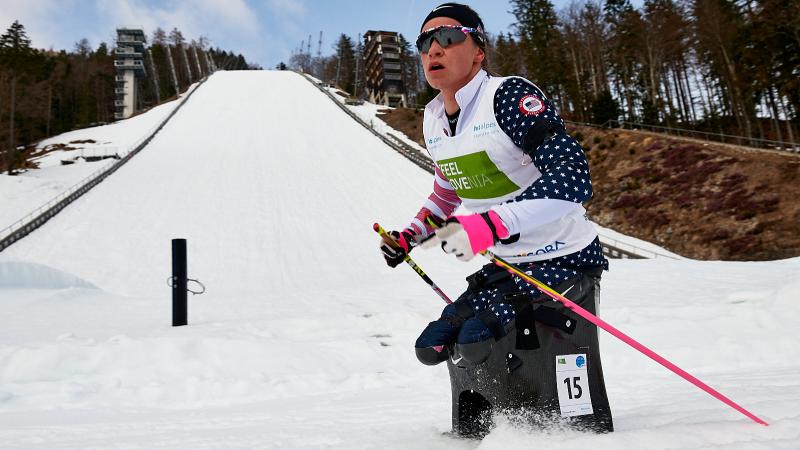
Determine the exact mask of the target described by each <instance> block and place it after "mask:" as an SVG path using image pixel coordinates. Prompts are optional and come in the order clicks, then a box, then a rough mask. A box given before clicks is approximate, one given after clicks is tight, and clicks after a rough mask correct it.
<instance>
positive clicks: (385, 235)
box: [372, 223, 453, 304]
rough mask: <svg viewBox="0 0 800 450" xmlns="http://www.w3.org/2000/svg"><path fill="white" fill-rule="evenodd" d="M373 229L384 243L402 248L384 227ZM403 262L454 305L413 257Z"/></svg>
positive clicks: (376, 226) (448, 302) (440, 295)
mask: <svg viewBox="0 0 800 450" xmlns="http://www.w3.org/2000/svg"><path fill="white" fill-rule="evenodd" d="M372 229H373V230H375V232H376V233H378V234H379V235H381V238H382V239H383V241H384V242H386V243H387V244H389V245H391V246H392V247H394V248H400V244H398V243H397V242H396V241H395V240H394V238H392V237H391V236H390V235H389V233H387V232H386V230H384V229H383V227H382V226H380V225H379V224H377V223H375V224H374V225H372ZM403 261H405V262H406V264H408V265H409V266H411V268H412V269H414V272H417V275H419V276H420V278H422V279H423V280H425V282H426V283H428V286H430V287H431V289H433V292H436V294H437V295H438V296H439V297H441V298H442V300H444V301H445V302H446V303H447V304H450V303H453V301H452V300H450V298H449V297H447V294H445V293H444V291H442V290H441V289H440V288H439V286H437V285H436V283H434V282H433V280H431V278H430V277H429V276H428V275H426V274H425V272H423V271H422V269H420V267H419V266H418V265H417V263H415V262H414V260H413V259H411V257H410V256H409V255H408V254H406V257H405V258H404V259H403Z"/></svg>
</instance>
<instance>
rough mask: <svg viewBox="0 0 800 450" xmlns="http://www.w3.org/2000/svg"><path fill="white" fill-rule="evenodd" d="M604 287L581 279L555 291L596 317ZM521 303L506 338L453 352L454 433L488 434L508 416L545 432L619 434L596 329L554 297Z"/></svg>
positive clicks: (450, 350) (455, 348)
mask: <svg viewBox="0 0 800 450" xmlns="http://www.w3.org/2000/svg"><path fill="white" fill-rule="evenodd" d="M597 285H598V284H597V280H596V279H595V278H593V277H591V276H582V277H579V278H575V279H572V280H568V281H566V282H564V283H562V284H561V285H559V286H557V287H556V291H558V292H559V293H562V294H563V295H565V297H567V298H569V299H570V300H572V301H574V302H575V303H577V304H578V305H580V306H581V307H583V308H584V309H586V310H588V311H589V312H591V313H593V314H596V312H597V300H598V295H597V294H598V293H599V289H597ZM514 297H516V298H512V299H510V301H512V302H513V305H514V309H515V311H516V318H515V320H514V321H513V322H512V323H511V324H509V326H507V327H506V329H505V336H503V337H501V338H500V339H497V340H495V339H488V340H486V341H482V342H478V343H474V344H465V345H462V344H455V345H452V346H450V347H448V349H447V350H448V354H449V358H448V360H447V367H448V371H449V374H450V384H451V388H452V402H453V430H454V431H455V432H456V433H458V434H460V435H465V436H476V437H480V436H483V435H485V434H486V433H488V431H489V429H490V428H491V426H492V419H491V417H492V414H494V413H498V412H501V413H507V414H510V415H514V416H521V417H522V418H524V420H525V421H526V422H528V423H530V424H533V425H539V426H543V427H546V426H548V425H549V424H553V423H556V422H557V423H561V424H565V425H566V426H569V427H574V428H577V429H581V430H588V431H594V432H610V431H613V422H612V417H611V410H610V407H609V404H608V397H607V395H606V390H605V383H604V381H603V371H602V366H601V363H600V353H599V346H598V339H597V328H596V327H595V325H593V324H591V323H589V322H588V321H586V320H584V319H582V318H580V317H579V316H578V315H577V314H575V313H573V312H571V311H569V310H567V309H566V308H565V307H563V305H562V304H561V303H558V302H556V301H553V300H551V299H550V298H549V297H546V296H539V297H538V298H537V299H536V300H535V301H531V300H530V298H529V297H528V298H527V299H526V298H521V296H519V295H517V296H514Z"/></svg>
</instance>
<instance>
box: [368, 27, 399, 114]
mask: <svg viewBox="0 0 800 450" xmlns="http://www.w3.org/2000/svg"><path fill="white" fill-rule="evenodd" d="M364 72H365V77H366V89H367V94H368V95H369V101H370V102H372V103H377V104H382V105H387V106H406V104H407V100H406V89H405V84H404V80H403V64H402V61H401V59H400V38H399V36H398V34H397V33H396V32H393V31H373V30H370V31H367V34H365V35H364Z"/></svg>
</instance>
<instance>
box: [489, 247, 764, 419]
mask: <svg viewBox="0 0 800 450" xmlns="http://www.w3.org/2000/svg"><path fill="white" fill-rule="evenodd" d="M483 255H484V256H486V257H487V258H489V259H490V260H491V261H492V262H493V263H495V264H497V265H498V266H500V267H502V268H504V269H506V270H508V271H509V272H511V273H512V274H513V275H516V276H518V277H520V278H522V279H523V280H525V281H527V282H528V283H530V284H532V285H533V286H535V287H536V288H537V289H539V290H540V291H542V292H543V293H544V294H546V295H548V296H550V297H551V298H552V299H553V300H556V301H558V302H561V303H562V304H563V305H564V306H565V307H566V308H567V309H569V310H571V311H573V312H574V313H576V314H578V315H579V316H581V317H583V318H584V319H586V320H588V321H589V322H591V323H593V324H595V325H597V326H598V327H600V328H602V329H604V330H606V331H608V332H609V333H611V334H612V335H613V336H614V337H616V338H617V339H620V340H621V341H622V342H625V343H626V344H628V345H630V346H631V347H633V348H635V349H636V350H639V351H640V352H642V353H644V354H645V355H647V356H648V357H650V359H652V360H653V361H655V362H657V363H659V364H661V365H662V366H664V367H666V368H667V369H669V370H671V371H672V372H674V373H675V374H677V375H680V376H681V377H682V378H683V379H684V380H686V381H688V382H690V383H692V384H693V385H695V386H697V387H699V388H700V389H702V390H704V391H706V392H707V393H709V394H710V395H711V396H712V397H714V398H716V399H717V400H719V401H721V402H723V403H725V404H726V405H728V406H730V407H731V408H733V409H735V410H737V411H739V412H740V413H742V414H744V415H745V416H747V417H749V418H750V419H751V420H753V421H754V422H756V423H760V424H761V425H768V424H767V422H764V421H763V420H761V419H759V418H758V417H756V416H755V415H754V414H753V413H751V412H750V411H748V410H746V409H744V408H742V407H741V406H739V405H738V404H736V402H734V401H733V400H731V399H729V398H728V397H726V396H724V395H722V394H721V393H719V392H718V391H717V390H715V389H714V388H712V387H711V386H709V385H707V384H705V383H703V382H702V381H700V380H699V379H697V378H696V377H694V376H693V375H691V374H690V373H689V372H686V371H685V370H683V369H681V368H680V367H678V366H676V365H675V364H673V363H671V362H669V361H667V360H666V359H665V358H663V357H662V356H660V355H659V354H658V353H656V352H654V351H652V350H650V349H649V348H647V347H645V346H644V345H642V344H640V343H639V342H637V341H636V340H635V339H633V338H631V337H630V336H628V335H627V334H625V333H623V332H622V331H619V330H618V329H616V328H614V327H613V326H612V325H610V324H609V323H607V322H606V321H604V320H603V319H601V318H599V317H597V316H595V315H594V314H592V313H590V312H589V311H587V310H585V309H583V308H581V307H580V306H579V305H577V304H576V303H575V302H573V301H571V300H570V299H568V298H565V297H564V296H562V295H560V294H559V293H558V292H556V291H554V290H553V289H551V288H550V287H549V286H547V285H546V284H544V283H542V282H541V281H539V280H537V279H536V278H533V277H531V276H530V275H527V274H526V273H525V272H523V271H521V270H519V269H518V268H516V267H515V266H513V265H512V264H510V263H508V262H506V261H504V260H503V259H502V258H500V257H498V256H496V255H494V254H492V253H491V252H489V251H484V252H483Z"/></svg>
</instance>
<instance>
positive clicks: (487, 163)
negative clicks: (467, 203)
mask: <svg viewBox="0 0 800 450" xmlns="http://www.w3.org/2000/svg"><path fill="white" fill-rule="evenodd" d="M436 165H437V166H439V170H441V171H442V173H443V174H444V175H445V176H446V177H447V179H448V180H450V185H451V186H453V189H455V190H456V193H458V196H459V197H461V198H470V199H487V198H495V197H502V196H504V195H506V194H510V193H512V192H514V191H516V190H517V189H519V186H517V185H516V184H514V182H513V181H511V180H510V179H509V178H508V176H506V174H505V173H503V172H501V171H500V169H498V168H497V166H496V165H495V163H493V162H492V160H491V159H489V155H487V154H486V152H485V151H481V152H477V153H470V154H469V155H463V156H458V157H455V158H450V159H442V160H439V161H436Z"/></svg>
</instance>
